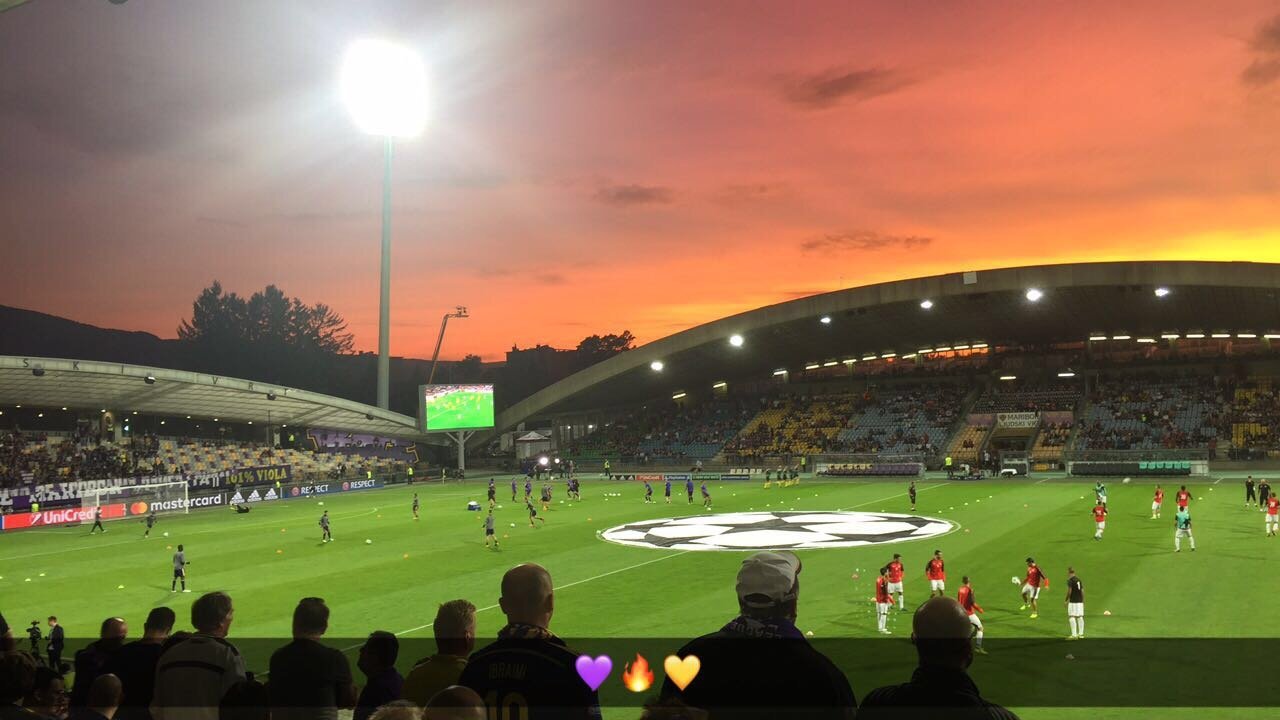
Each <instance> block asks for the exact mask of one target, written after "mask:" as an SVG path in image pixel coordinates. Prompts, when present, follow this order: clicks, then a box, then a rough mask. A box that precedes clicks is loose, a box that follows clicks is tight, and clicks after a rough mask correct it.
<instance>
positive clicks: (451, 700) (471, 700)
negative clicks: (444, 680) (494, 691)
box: [422, 685, 487, 720]
mask: <svg viewBox="0 0 1280 720" xmlns="http://www.w3.org/2000/svg"><path fill="white" fill-rule="evenodd" d="M486 716H487V713H486V712H485V707H484V701H483V700H481V699H480V696H479V695H477V694H476V691H475V690H472V689H471V688H466V687H462V686H461V685H450V686H449V687H447V688H445V689H444V690H441V691H440V692H438V693H436V695H435V697H433V698H431V699H430V700H429V701H427V707H426V710H425V711H423V713H422V718H423V720H485V718H486Z"/></svg>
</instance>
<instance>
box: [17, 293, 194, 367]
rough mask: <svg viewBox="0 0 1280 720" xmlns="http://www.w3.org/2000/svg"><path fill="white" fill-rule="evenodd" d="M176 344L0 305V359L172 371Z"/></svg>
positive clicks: (147, 335) (142, 333) (170, 341)
mask: <svg viewBox="0 0 1280 720" xmlns="http://www.w3.org/2000/svg"><path fill="white" fill-rule="evenodd" d="M178 346H179V343H178V341H177V340H161V339H160V338H158V337H156V336H155V335H152V334H151V333H145V332H137V331H129V330H108V329H105V328H100V327H95V326H93V325H85V324H84V323H78V322H76V321H74V320H68V319H66V318H60V317H58V316H56V315H47V314H45V313H42V312H36V311H34V310H24V309H22V308H15V307H7V306H5V305H0V355H39V356H42V357H66V358H75V359H77V360H104V361H109V362H122V363H132V364H135V365H155V366H158V367H172V366H173V365H172V362H171V361H170V359H171V358H173V357H175V356H176V355H177V354H178V353H179V352H180V348H179V347H178Z"/></svg>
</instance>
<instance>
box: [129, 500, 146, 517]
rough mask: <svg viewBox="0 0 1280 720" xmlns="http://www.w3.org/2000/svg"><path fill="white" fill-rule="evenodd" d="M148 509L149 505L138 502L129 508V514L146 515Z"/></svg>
mask: <svg viewBox="0 0 1280 720" xmlns="http://www.w3.org/2000/svg"><path fill="white" fill-rule="evenodd" d="M147 509H148V508H147V504H146V503H144V502H136V503H134V504H132V505H130V506H129V512H131V513H133V514H134V515H146V514H147Z"/></svg>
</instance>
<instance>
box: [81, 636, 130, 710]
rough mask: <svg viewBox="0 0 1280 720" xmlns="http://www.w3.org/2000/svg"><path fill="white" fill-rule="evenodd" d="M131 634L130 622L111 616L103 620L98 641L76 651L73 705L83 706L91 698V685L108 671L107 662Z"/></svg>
mask: <svg viewBox="0 0 1280 720" xmlns="http://www.w3.org/2000/svg"><path fill="white" fill-rule="evenodd" d="M128 635H129V624H128V623H126V622H125V621H124V618H120V617H109V618H107V619H106V620H103V621H102V627H101V628H100V629H99V630H98V639H97V641H96V642H92V643H89V645H88V646H86V647H85V649H83V650H81V651H79V652H77V653H76V659H75V663H76V665H75V667H76V684H75V687H73V688H71V707H72V708H73V709H74V708H78V707H83V706H84V705H85V703H86V702H87V701H88V699H89V687H90V686H91V685H93V681H94V679H95V678H97V677H98V676H99V675H102V674H103V673H105V672H106V667H107V663H109V662H110V661H111V659H112V657H113V656H114V655H115V654H116V651H118V650H119V649H120V648H121V647H122V646H123V645H124V639H125V638H126V637H128Z"/></svg>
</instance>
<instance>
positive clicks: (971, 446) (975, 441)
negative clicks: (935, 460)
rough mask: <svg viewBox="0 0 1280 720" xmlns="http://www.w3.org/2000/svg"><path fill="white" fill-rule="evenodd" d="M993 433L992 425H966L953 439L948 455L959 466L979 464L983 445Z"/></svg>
mask: <svg viewBox="0 0 1280 720" xmlns="http://www.w3.org/2000/svg"><path fill="white" fill-rule="evenodd" d="M990 432H991V425H990V424H989V423H988V424H977V425H969V424H966V425H965V426H964V427H962V428H960V431H959V432H957V433H956V436H955V437H954V438H952V439H951V445H950V446H949V447H948V448H947V454H948V455H950V456H951V458H952V460H953V461H954V462H955V463H956V464H957V465H958V464H960V463H969V464H970V465H973V464H976V463H977V462H978V453H979V452H980V451H981V450H982V445H983V443H985V442H986V440H987V435H988V434H989V433H990Z"/></svg>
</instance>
